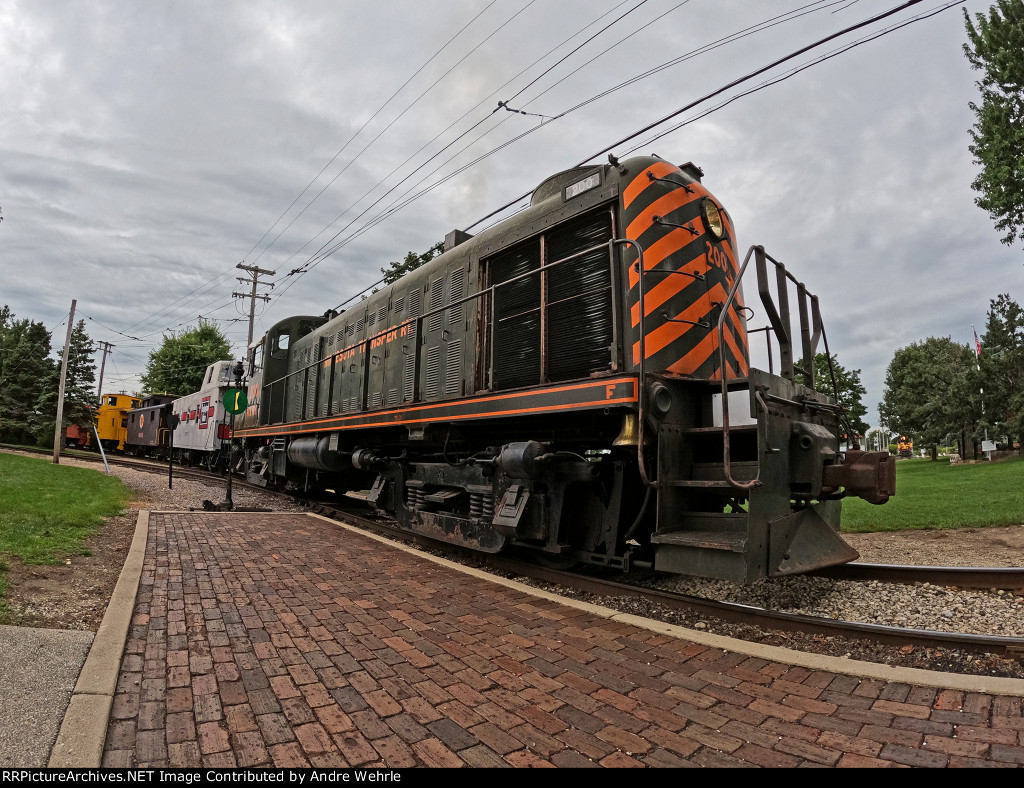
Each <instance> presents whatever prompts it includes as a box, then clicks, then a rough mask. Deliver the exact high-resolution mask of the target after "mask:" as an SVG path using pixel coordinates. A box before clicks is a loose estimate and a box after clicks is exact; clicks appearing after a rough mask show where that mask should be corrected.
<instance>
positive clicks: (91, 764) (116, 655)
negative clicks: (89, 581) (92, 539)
mask: <svg viewBox="0 0 1024 788" xmlns="http://www.w3.org/2000/svg"><path fill="white" fill-rule="evenodd" d="M148 539H149V512H148V511H146V510H142V511H140V512H139V519H138V521H137V522H136V524H135V536H134V538H133V539H132V546H131V548H130V549H129V550H128V557H127V558H126V559H125V562H124V566H123V567H122V568H121V575H120V577H119V578H118V580H117V585H116V586H115V587H114V593H113V594H112V595H111V597H110V602H109V604H108V605H107V611H106V613H104V614H103V621H102V622H101V623H100V628H99V630H98V631H97V632H96V638H95V639H94V640H93V643H92V648H91V649H90V650H89V656H88V657H86V660H85V665H84V666H83V667H82V672H81V673H80V674H79V676H78V683H77V684H76V685H75V689H74V692H73V693H72V695H71V703H70V704H69V705H68V710H67V712H66V713H65V714H64V721H63V722H62V723H61V726H60V733H58V734H57V741H56V742H55V743H54V745H53V749H52V750H51V752H50V761H49V764H48V766H49V768H51V769H68V768H83V769H96V768H99V766H100V763H101V761H102V759H103V745H104V741H105V740H106V736H107V721H108V719H109V718H110V707H111V705H112V704H113V702H114V692H115V691H116V689H117V677H118V674H119V673H120V671H121V655H122V654H123V653H124V644H125V642H126V641H127V640H128V631H129V629H130V627H131V622H132V613H133V612H134V610H135V597H136V595H137V594H138V591H139V579H140V578H141V577H142V563H143V560H144V558H145V555H146V542H147V540H148Z"/></svg>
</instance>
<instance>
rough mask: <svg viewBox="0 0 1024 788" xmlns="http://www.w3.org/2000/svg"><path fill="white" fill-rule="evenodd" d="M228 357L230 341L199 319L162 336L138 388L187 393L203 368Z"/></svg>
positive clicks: (200, 377) (198, 382) (196, 384)
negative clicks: (192, 326)
mask: <svg viewBox="0 0 1024 788" xmlns="http://www.w3.org/2000/svg"><path fill="white" fill-rule="evenodd" d="M230 358H231V343H230V342H228V340H227V338H226V337H225V336H224V335H223V334H222V333H221V331H220V329H219V328H217V326H215V325H213V324H212V323H207V322H206V321H204V320H200V321H199V326H198V327H197V328H190V329H188V330H187V331H184V332H182V333H181V334H179V335H178V336H170V337H166V336H165V337H164V341H163V344H162V345H161V346H160V347H159V348H157V349H156V350H154V351H153V352H151V353H150V354H149V360H148V361H147V362H146V372H145V374H143V376H142V387H143V389H144V390H145V391H147V392H149V393H154V392H161V393H167V394H182V395H184V394H191V393H192V392H193V391H198V390H199V387H200V385H201V384H202V382H203V374H204V373H205V372H206V368H207V367H208V366H210V364H212V363H213V362H214V361H223V360H226V359H230Z"/></svg>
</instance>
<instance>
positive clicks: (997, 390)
mask: <svg viewBox="0 0 1024 788" xmlns="http://www.w3.org/2000/svg"><path fill="white" fill-rule="evenodd" d="M981 347H982V350H981V355H980V356H979V357H978V365H979V367H980V368H981V380H980V388H981V389H983V390H984V392H985V393H984V398H983V400H984V403H985V421H986V422H987V423H988V424H990V425H991V426H992V427H993V428H994V429H995V430H996V431H997V432H999V433H1005V434H1006V435H1007V436H1008V437H1009V438H1010V441H1011V443H1012V442H1013V440H1015V439H1016V440H1020V441H1022V443H1024V310H1022V309H1021V307H1020V305H1019V304H1017V302H1016V301H1014V300H1013V299H1012V298H1010V296H1009V295H1008V294H1006V293H1003V294H1001V295H999V296H998V297H996V298H994V299H992V301H991V302H990V307H989V312H988V322H987V324H986V327H985V333H984V335H983V338H982V344H981Z"/></svg>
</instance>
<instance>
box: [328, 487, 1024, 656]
mask: <svg viewBox="0 0 1024 788" xmlns="http://www.w3.org/2000/svg"><path fill="white" fill-rule="evenodd" d="M309 505H310V507H311V508H312V509H314V510H315V511H316V512H317V513H318V514H321V515H324V516H328V517H334V518H337V519H339V520H343V521H345V522H347V523H350V524H352V525H357V526H359V527H363V528H366V529H368V530H373V531H375V532H378V533H385V534H387V535H389V536H394V537H397V538H399V539H402V540H404V541H412V542H413V543H416V544H420V545H423V546H438V545H440V544H441V543H437V542H434V541H433V540H430V539H427V538H424V537H414V538H410V535H409V534H408V533H407V532H405V531H401V530H399V529H397V528H393V527H391V526H389V525H387V524H386V523H385V522H383V521H380V520H370V519H368V518H366V517H364V516H362V515H360V514H358V513H356V512H354V511H351V510H348V509H336V508H335V507H333V506H327V505H325V504H321V503H310V504H309ZM442 547H447V546H446V545H442ZM472 560H473V561H474V563H478V564H480V565H483V566H486V567H488V568H490V569H493V570H495V571H499V572H502V573H505V574H509V575H512V576H516V577H525V578H529V579H530V580H532V581H535V582H538V583H547V584H551V585H555V586H559V587H562V588H567V589H572V590H573V591H576V592H579V593H584V594H591V595H594V596H596V597H601V598H603V599H609V598H640V599H643V600H645V601H646V602H647V603H649V604H651V605H657V606H660V607H663V608H666V609H668V610H681V611H689V612H693V613H697V614H699V615H701V616H709V617H714V618H718V619H721V620H723V621H727V622H730V623H734V624H742V625H746V626H753V627H758V628H761V629H768V630H775V631H782V632H789V633H793V632H800V633H807V634H812V635H832V636H834V637H841V638H847V639H870V640H872V641H874V642H876V643H882V644H886V645H892V646H901V647H904V646H908V645H909V646H913V647H917V648H933V649H940V650H941V649H960V650H967V651H975V652H978V653H987V654H995V655H1000V656H1005V657H1011V658H1014V659H1020V660H1024V638H1017V637H1005V636H997V635H976V634H968V633H957V632H940V631H934V630H923V629H913V628H905V627H894V626H886V625H880V624H867V623H861V622H855V621H839V620H836V619H831V618H822V617H817V616H807V615H800V614H796V613H783V612H779V611H775V610H768V609H765V608H760V607H754V606H750V605H740V604H736V603H732V602H721V601H717V600H711V599H703V598H698V597H692V596H686V595H684V594H677V593H673V592H670V591H664V590H661V589H656V588H650V587H646V586H644V585H638V584H635V583H628V582H622V581H621V580H613V579H610V578H605V577H601V576H600V575H599V574H587V573H581V572H570V571H563V570H556V569H549V568H545V567H541V566H538V565H536V564H534V563H531V562H528V561H524V560H519V559H515V558H508V557H505V556H494V555H478V554H475V553H474V554H472ZM847 566H849V565H847ZM865 566H866V567H867V568H868V569H869V571H873V572H876V573H881V572H882V571H883V570H894V575H895V576H899V577H902V578H904V579H906V578H907V577H910V576H912V575H913V570H914V569H922V570H924V572H925V573H924V574H922V575H921V576H922V577H935V576H936V575H935V574H933V573H934V571H935V570H940V569H947V570H956V569H958V568H957V567H904V566H894V567H889V566H883V565H878V564H869V565H865ZM990 569H991V568H989V567H970V568H969V570H970V571H972V572H974V573H977V575H976V576H977V577H978V578H984V577H985V576H986V575H985V571H984V570H990ZM1008 571H1009V570H999V569H998V568H996V569H991V572H992V573H991V574H990V575H988V576H989V577H990V578H992V579H993V580H994V581H996V582H997V583H1002V582H1006V578H1011V580H1010V581H1009V582H1011V583H1016V582H1019V577H1020V576H1019V575H1016V576H1015V575H1014V573H1013V572H1012V571H1009V574H1006V573H1007V572H1008ZM855 574H856V572H853V573H851V575H855ZM1014 577H1016V578H1017V579H1013V578H1014ZM875 579H878V578H875ZM972 587H973V586H972ZM986 587H987V586H986ZM996 587H999V586H998V585H997V586H996Z"/></svg>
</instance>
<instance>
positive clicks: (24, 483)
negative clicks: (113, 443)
mask: <svg viewBox="0 0 1024 788" xmlns="http://www.w3.org/2000/svg"><path fill="white" fill-rule="evenodd" d="M130 499H131V491H130V490H129V489H128V488H126V487H125V486H124V484H122V482H121V480H120V479H118V478H117V477H116V476H105V475H103V474H102V473H97V472H96V471H93V470H89V469H87V468H74V467H71V466H67V465H54V464H53V463H52V462H50V461H49V460H45V459H36V458H34V457H23V456H19V455H14V454H3V453H0V621H2V620H3V618H4V616H5V614H6V613H7V605H6V602H5V600H4V599H3V594H4V591H5V588H6V586H5V583H4V575H3V573H4V572H5V571H6V570H7V569H8V565H7V564H6V563H5V561H6V560H9V559H11V558H14V559H19V560H21V561H23V562H24V563H26V564H59V563H61V562H62V561H63V560H65V558H66V557H67V556H69V555H74V554H78V555H87V554H88V552H87V551H86V550H85V546H84V545H85V539H86V538H87V537H88V536H89V535H90V534H91V533H92V532H93V531H95V530H96V528H98V527H99V526H100V525H102V523H103V521H104V518H106V517H112V516H114V515H118V514H121V513H122V512H123V511H124V508H125V504H126V503H127V502H128V501H129V500H130Z"/></svg>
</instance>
